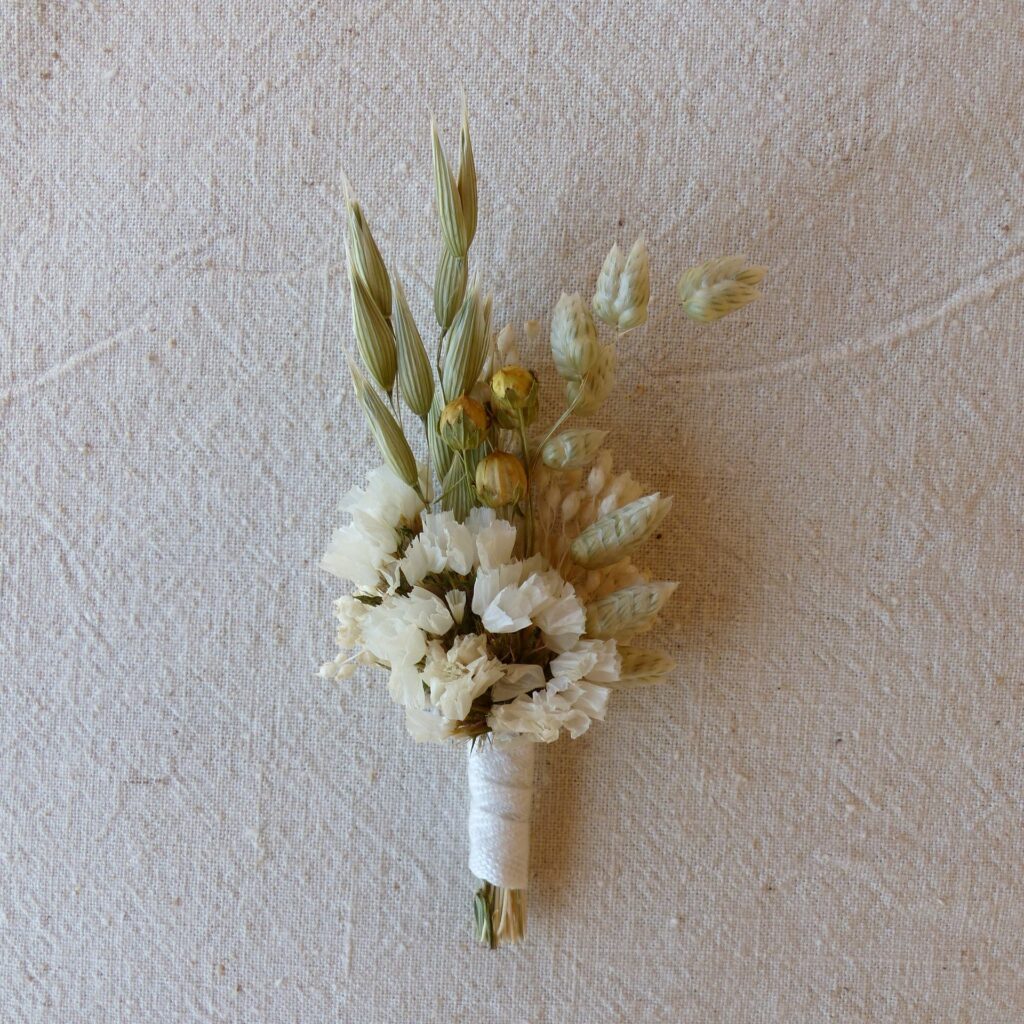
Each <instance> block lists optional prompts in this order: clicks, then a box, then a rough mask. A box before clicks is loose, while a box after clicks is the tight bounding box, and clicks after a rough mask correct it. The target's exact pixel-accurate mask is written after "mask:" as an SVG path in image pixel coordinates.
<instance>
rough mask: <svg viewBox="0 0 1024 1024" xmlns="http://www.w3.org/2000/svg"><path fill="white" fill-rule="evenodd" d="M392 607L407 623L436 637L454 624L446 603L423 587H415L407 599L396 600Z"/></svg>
mask: <svg viewBox="0 0 1024 1024" xmlns="http://www.w3.org/2000/svg"><path fill="white" fill-rule="evenodd" d="M392 607H395V608H396V609H397V612H398V614H399V615H401V616H402V618H404V619H405V621H406V622H411V623H412V624H413V625H414V626H417V627H419V628H420V629H422V630H423V631H424V632H425V633H433V634H434V636H442V635H443V634H445V633H447V632H448V630H449V629H451V628H452V625H453V624H454V619H453V618H452V613H451V612H450V611H449V610H448V606H447V605H446V604H445V603H444V601H442V600H441V598H439V597H438V596H437V595H436V594H432V593H431V592H430V591H429V590H424V589H423V588H422V587H413V588H412V590H411V591H410V592H409V595H408V596H407V597H399V598H396V599H395V602H394V604H393V605H392Z"/></svg>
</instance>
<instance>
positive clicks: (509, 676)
mask: <svg viewBox="0 0 1024 1024" xmlns="http://www.w3.org/2000/svg"><path fill="white" fill-rule="evenodd" d="M504 669H505V673H504V675H503V676H502V677H501V679H499V680H498V682H496V683H495V684H494V686H493V687H491V697H492V698H493V699H494V700H496V701H499V700H513V699H514V698H516V697H519V696H522V694H524V693H529V692H530V691H531V690H541V689H543V688H544V687H545V686H546V685H547V681H546V680H545V678H544V669H542V668H541V667H540V665H505V666H504Z"/></svg>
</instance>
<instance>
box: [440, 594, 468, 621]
mask: <svg viewBox="0 0 1024 1024" xmlns="http://www.w3.org/2000/svg"><path fill="white" fill-rule="evenodd" d="M444 599H445V601H447V602H448V609H449V611H451V613H452V618H453V619H454V620H455V622H456V624H458V625H462V620H463V619H464V618H465V617H466V592H465V591H464V590H449V591H448V593H446V594H445V595H444Z"/></svg>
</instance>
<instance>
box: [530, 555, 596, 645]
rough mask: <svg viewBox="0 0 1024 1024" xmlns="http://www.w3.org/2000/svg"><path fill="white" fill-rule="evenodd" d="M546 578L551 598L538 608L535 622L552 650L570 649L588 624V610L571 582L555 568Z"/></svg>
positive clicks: (546, 574)
mask: <svg viewBox="0 0 1024 1024" xmlns="http://www.w3.org/2000/svg"><path fill="white" fill-rule="evenodd" d="M544 578H545V580H546V583H547V588H548V592H549V593H550V594H551V598H550V600H548V601H547V602H545V603H544V604H543V605H541V606H540V607H539V608H538V609H537V611H536V613H535V614H534V616H533V622H534V625H536V626H538V627H539V628H540V631H541V633H542V635H543V637H544V642H545V643H546V644H547V645H548V647H550V648H551V650H553V651H568V650H570V649H571V648H572V647H573V646H574V645H575V644H576V641H577V640H579V638H580V636H581V635H582V633H583V632H584V630H585V629H586V628H587V613H586V610H585V609H584V607H583V605H582V604H580V601H579V598H578V597H577V596H576V591H575V590H574V589H573V587H572V584H571V583H567V582H566V581H565V580H564V579H563V578H562V577H561V576H559V574H558V573H557V572H554V571H551V572H547V573H545V574H544Z"/></svg>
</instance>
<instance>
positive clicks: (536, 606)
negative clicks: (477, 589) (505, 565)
mask: <svg viewBox="0 0 1024 1024" xmlns="http://www.w3.org/2000/svg"><path fill="white" fill-rule="evenodd" d="M499 571H500V570H499ZM554 597H555V595H554V594H553V593H552V592H551V590H550V588H549V586H548V584H547V581H546V580H545V579H544V577H543V576H542V575H540V574H539V573H534V574H533V575H532V576H528V577H527V578H526V579H525V580H523V581H522V582H521V583H510V584H509V585H508V586H506V587H502V589H501V590H499V591H498V593H497V594H495V595H494V597H493V599H492V600H491V601H490V603H489V604H488V605H487V607H486V608H484V610H483V614H482V615H481V616H480V621H481V622H482V623H483V625H484V629H486V630H487V632H488V633H517V632H519V630H521V629H527V628H529V627H530V626H531V625H533V616H534V615H536V614H537V613H538V612H539V611H540V610H541V608H542V607H543V606H544V605H546V604H548V603H549V602H550V601H552V600H553V599H554Z"/></svg>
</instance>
